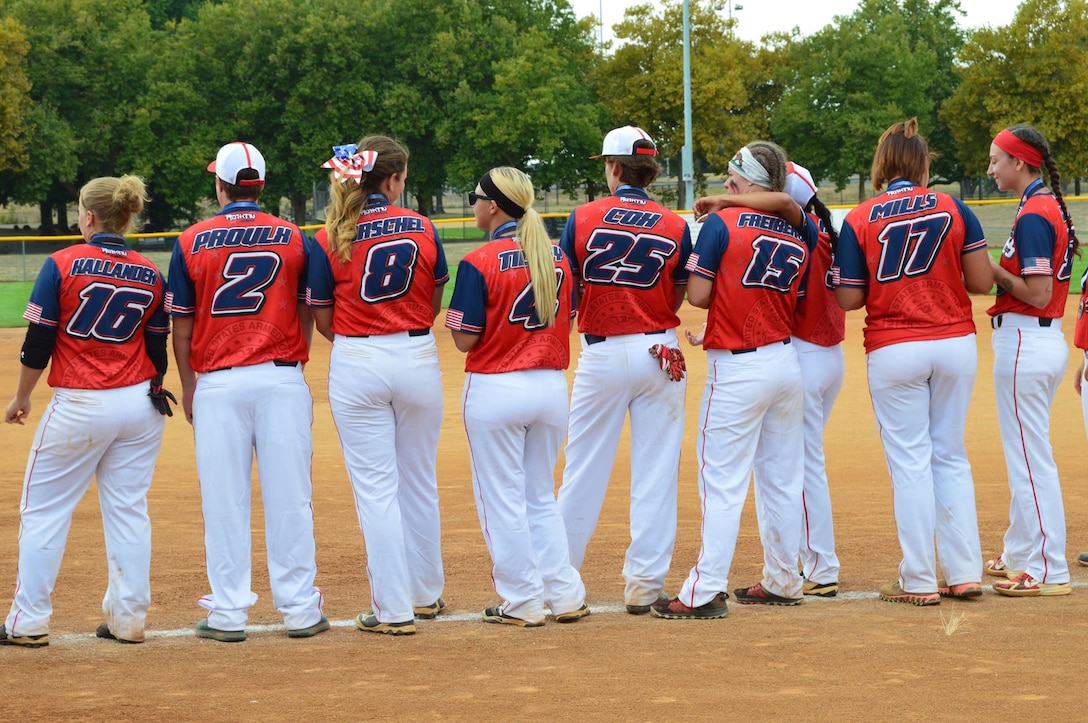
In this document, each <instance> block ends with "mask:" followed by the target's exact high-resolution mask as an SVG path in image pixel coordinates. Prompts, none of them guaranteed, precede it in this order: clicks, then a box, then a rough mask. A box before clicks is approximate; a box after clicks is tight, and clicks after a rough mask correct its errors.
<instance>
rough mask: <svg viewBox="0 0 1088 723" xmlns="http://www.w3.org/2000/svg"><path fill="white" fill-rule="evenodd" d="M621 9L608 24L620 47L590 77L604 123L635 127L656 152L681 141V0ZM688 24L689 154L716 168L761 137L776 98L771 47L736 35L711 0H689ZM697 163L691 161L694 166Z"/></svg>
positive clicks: (673, 149)
mask: <svg viewBox="0 0 1088 723" xmlns="http://www.w3.org/2000/svg"><path fill="white" fill-rule="evenodd" d="M661 5H662V7H661V8H658V7H657V6H654V5H650V4H644V5H639V6H636V7H633V8H630V9H628V10H627V12H626V14H625V16H624V20H623V22H621V23H619V24H618V25H616V27H615V32H616V37H617V38H618V39H620V40H622V41H624V44H623V45H622V46H620V47H619V48H618V49H617V50H616V52H615V54H613V55H612V56H611V57H610V58H607V59H606V60H605V61H604V63H603V64H602V65H601V67H600V69H599V71H598V72H597V74H596V75H595V77H594V82H595V84H596V86H597V88H598V92H599V94H600V96H601V99H602V101H603V102H604V104H605V105H606V106H607V107H608V111H609V114H610V117H611V124H610V125H611V126H619V125H625V124H628V123H630V124H632V125H637V126H639V127H641V128H643V129H644V130H646V132H647V133H649V134H650V135H651V136H652V137H653V138H654V140H655V141H656V142H657V144H658V148H659V150H660V152H661V154H662V155H663V156H668V157H672V158H677V159H679V156H680V152H681V149H682V148H683V145H684V92H683V77H684V76H683V74H684V59H683V4H682V2H681V0H664V2H663V3H662V4H661ZM689 18H690V27H691V31H690V33H691V49H690V53H691V106H692V124H691V125H692V144H693V151H692V152H693V154H694V156H695V157H696V158H698V159H702V160H703V161H705V163H706V165H707V167H708V169H709V170H710V171H712V172H714V171H718V172H720V171H722V170H724V168H725V165H726V164H727V163H728V161H729V159H730V158H731V157H732V156H733V154H734V153H735V152H736V151H737V149H738V148H740V147H741V146H743V145H744V144H745V143H748V142H750V141H753V140H756V139H758V138H762V137H765V136H766V134H767V130H768V129H767V119H768V111H769V109H770V107H771V106H772V105H773V103H774V100H775V98H776V95H777V91H776V89H775V87H774V83H773V77H772V67H773V64H774V62H775V59H776V57H777V51H775V50H773V49H763V50H757V49H756V47H755V46H754V45H752V44H751V43H748V42H746V41H743V40H740V39H738V38H737V37H736V36H735V35H734V34H733V33H732V32H731V30H730V28H729V22H728V20H726V19H725V18H724V6H723V4H722V3H721V2H720V1H719V0H693V2H691V3H690V6H689ZM697 166H698V164H697Z"/></svg>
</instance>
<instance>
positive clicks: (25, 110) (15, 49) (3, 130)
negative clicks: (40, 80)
mask: <svg viewBox="0 0 1088 723" xmlns="http://www.w3.org/2000/svg"><path fill="white" fill-rule="evenodd" d="M29 47H30V44H29V43H28V42H27V39H26V34H25V33H24V32H23V28H22V26H21V25H19V23H17V22H16V21H15V20H14V19H12V18H0V170H5V171H22V170H24V169H25V168H26V166H27V141H28V133H29V128H28V122H27V119H28V116H29V114H30V111H31V100H30V81H29V79H28V78H27V74H26V56H27V50H28V49H29Z"/></svg>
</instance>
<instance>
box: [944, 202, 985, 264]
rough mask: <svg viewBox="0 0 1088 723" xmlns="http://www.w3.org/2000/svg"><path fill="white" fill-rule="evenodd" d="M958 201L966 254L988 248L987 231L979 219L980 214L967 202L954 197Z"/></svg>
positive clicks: (957, 207) (957, 205) (957, 206)
mask: <svg viewBox="0 0 1088 723" xmlns="http://www.w3.org/2000/svg"><path fill="white" fill-rule="evenodd" d="M952 200H953V201H955V202H956V209H957V210H958V211H959V213H960V218H962V219H963V226H964V236H963V252H962V253H965V254H968V253H972V252H975V251H981V250H983V249H985V248H986V233H985V232H984V231H983V230H982V224H981V223H979V221H978V216H976V215H975V212H974V211H972V210H971V209H970V208H968V207H967V204H966V203H964V202H963V201H961V200H960V199H958V198H953V199H952Z"/></svg>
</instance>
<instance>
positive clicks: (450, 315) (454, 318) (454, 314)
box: [446, 309, 465, 331]
mask: <svg viewBox="0 0 1088 723" xmlns="http://www.w3.org/2000/svg"><path fill="white" fill-rule="evenodd" d="M464 320H465V315H464V313H463V312H460V311H458V310H457V309H446V328H447V329H453V330H454V331H457V330H459V329H460V328H461V324H462V323H463V322H464Z"/></svg>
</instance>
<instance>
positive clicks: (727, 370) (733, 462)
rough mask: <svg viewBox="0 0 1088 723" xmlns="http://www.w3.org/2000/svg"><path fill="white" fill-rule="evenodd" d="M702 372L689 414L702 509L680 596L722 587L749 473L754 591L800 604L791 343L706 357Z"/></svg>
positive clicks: (798, 465)
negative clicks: (695, 428)
mask: <svg viewBox="0 0 1088 723" xmlns="http://www.w3.org/2000/svg"><path fill="white" fill-rule="evenodd" d="M707 362H708V365H709V370H708V374H707V380H706V387H705V388H704V390H703V399H702V403H701V405H700V407H699V419H700V420H701V426H700V429H699V436H698V441H697V446H696V461H697V464H698V466H699V495H700V497H701V498H702V503H703V526H702V549H701V550H700V551H699V559H698V561H697V562H696V563H695V567H693V568H692V569H691V572H690V573H689V575H688V577H687V580H685V581H684V585H683V587H682V588H681V589H680V594H679V598H680V601H681V602H682V603H684V604H685V605H688V606H690V607H698V606H700V605H704V604H706V603H707V602H709V601H710V600H711V599H712V598H713V597H714V596H715V595H717V594H718V593H719V592H725V591H727V590H728V584H729V568H730V567H731V565H732V563H733V554H734V552H735V551H736V546H737V535H738V534H739V533H740V517H741V511H742V510H743V508H744V501H745V498H746V497H747V496H748V483H749V480H750V479H751V477H752V470H753V466H755V465H758V467H759V469H760V474H759V475H758V476H757V478H756V485H757V486H758V490H757V494H756V514H757V517H758V518H759V536H760V539H761V540H762V541H763V579H762V580H761V581H760V582H761V583H762V585H763V587H764V588H765V589H766V590H767V591H768V592H770V593H773V594H775V595H780V596H782V597H789V598H799V597H801V587H802V582H801V576H800V574H798V572H797V551H798V549H799V548H800V544H801V495H802V490H803V487H804V461H803V459H802V455H800V454H799V453H798V452H799V450H798V440H800V439H801V438H802V434H803V428H804V420H803V413H802V409H801V405H802V389H801V369H800V365H799V364H798V362H797V353H796V351H795V350H794V348H793V345H792V344H781V343H775V344H768V345H767V346H761V347H759V348H757V349H756V350H755V351H752V352H748V353H744V354H733V353H731V352H728V351H722V350H717V349H714V350H709V351H708V352H707Z"/></svg>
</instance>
